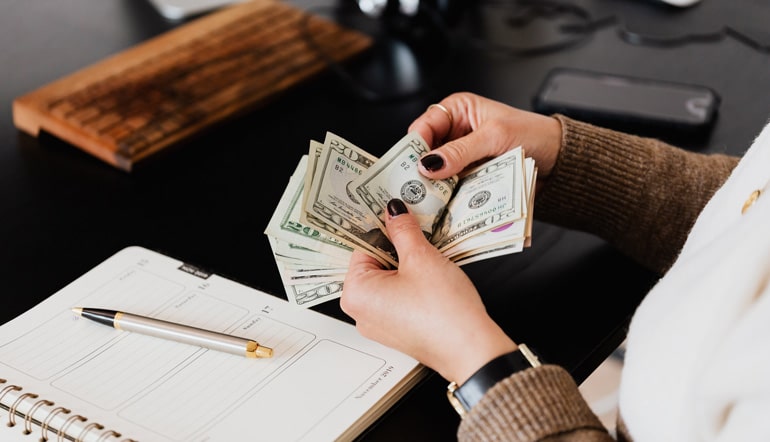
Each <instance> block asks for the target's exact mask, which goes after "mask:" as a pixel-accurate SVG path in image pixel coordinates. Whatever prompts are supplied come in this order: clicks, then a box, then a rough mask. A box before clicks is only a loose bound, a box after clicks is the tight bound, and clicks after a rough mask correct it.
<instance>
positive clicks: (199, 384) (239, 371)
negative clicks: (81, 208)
mask: <svg viewBox="0 0 770 442" xmlns="http://www.w3.org/2000/svg"><path fill="white" fill-rule="evenodd" d="M75 306H87V307H95V308H110V309H117V310H122V311H128V312H132V313H137V314H141V315H145V316H151V317H156V318H162V319H165V320H168V321H172V322H180V323H184V324H188V325H192V326H196V327H200V328H207V329H211V330H216V331H221V332H224V333H230V334H236V335H239V336H242V337H245V338H247V339H254V340H256V341H258V342H259V343H260V344H262V345H266V346H268V347H271V348H273V352H274V353H273V357H272V358H264V359H249V358H246V357H243V356H239V355H232V354H229V353H224V352H219V351H214V350H208V349H205V348H202V347H197V346H194V345H188V344H182V343H177V342H172V341H168V340H165V339H160V338H156V337H152V336H146V335H140V334H136V333H132V332H126V331H120V330H115V329H113V328H111V327H106V326H104V325H102V324H97V323H95V322H93V321H88V320H86V319H82V318H77V317H76V316H75V315H73V313H72V311H71V308H72V307H75ZM426 373H427V370H426V369H425V367H424V366H422V365H420V364H419V363H418V362H417V361H415V360H413V359H412V358H410V357H408V356H406V355H404V354H402V353H399V352H396V351H394V350H392V349H389V348H387V347H384V346H382V345H379V344H377V343H375V342H373V341H370V340H367V339H365V338H363V337H361V335H360V334H359V333H358V332H357V331H356V329H355V327H354V326H353V325H351V324H348V323H346V322H343V321H340V320H337V319H335V318H332V317H329V316H326V315H323V314H321V313H318V312H316V311H313V310H307V309H301V308H298V307H296V306H294V305H291V304H290V303H289V302H288V301H286V300H284V299H281V298H277V297H275V296H272V295H270V294H267V293H264V292H261V291H259V290H256V289H253V288H250V287H247V286H244V285H242V284H239V283H236V282H233V281H231V280H228V279H226V278H223V277H220V276H218V275H216V274H212V273H209V272H207V271H205V270H203V269H200V268H198V267H196V266H194V265H191V264H188V263H185V262H182V261H179V260H177V259H174V258H171V257H168V256H165V255H162V254H159V253H157V252H154V251H151V250H148V249H145V248H142V247H136V246H133V247H128V248H126V249H123V250H121V251H119V252H118V253H116V254H115V255H113V256H112V257H110V258H108V259H107V260H106V261H104V262H102V263H100V264H99V265H97V266H96V267H94V268H93V269H92V270H90V271H89V272H87V273H86V274H85V275H83V276H82V277H80V278H78V279H77V280H75V281H74V282H72V283H71V284H69V285H67V286H66V287H64V288H63V289H61V290H60V291H58V292H57V293H55V294H53V295H52V296H50V297H49V298H47V299H46V300H44V301H43V302H41V303H40V304H38V305H37V306H35V307H34V308H32V309H30V310H28V311H27V312H25V313H23V314H22V315H20V316H18V317H17V318H15V319H13V320H11V321H9V322H7V323H6V324H3V325H2V326H0V440H2V441H37V440H69V441H82V442H97V441H98V442H102V441H110V442H112V441H168V442H171V441H174V442H176V441H191V442H194V441H200V442H203V441H208V442H214V441H233V440H265V441H331V440H351V439H354V438H355V437H356V436H358V435H360V433H361V432H362V431H363V430H365V429H366V428H367V427H368V426H370V425H371V424H372V423H373V422H374V421H375V420H376V419H377V418H378V417H380V416H381V415H382V414H383V413H384V412H385V411H386V410H387V408H389V407H390V406H392V405H393V404H394V403H395V402H396V400H397V399H398V398H400V397H401V396H402V395H403V394H404V393H406V392H407V391H408V390H409V389H410V388H411V387H412V386H414V385H415V384H416V383H417V382H418V381H419V380H420V379H421V378H423V377H424V375H425V374H426ZM3 410H4V412H3Z"/></svg>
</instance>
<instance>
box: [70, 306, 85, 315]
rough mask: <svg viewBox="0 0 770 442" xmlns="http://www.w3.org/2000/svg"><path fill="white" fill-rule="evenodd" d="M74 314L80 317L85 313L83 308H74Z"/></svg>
mask: <svg viewBox="0 0 770 442" xmlns="http://www.w3.org/2000/svg"><path fill="white" fill-rule="evenodd" d="M72 312H73V313H75V314H76V315H78V316H80V315H81V314H82V313H83V308H82V307H72Z"/></svg>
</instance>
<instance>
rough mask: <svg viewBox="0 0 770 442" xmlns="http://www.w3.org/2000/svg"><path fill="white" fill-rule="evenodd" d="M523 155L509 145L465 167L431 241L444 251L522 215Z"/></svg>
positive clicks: (519, 149) (511, 221)
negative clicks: (484, 161) (500, 152)
mask: <svg viewBox="0 0 770 442" xmlns="http://www.w3.org/2000/svg"><path fill="white" fill-rule="evenodd" d="M523 190H524V156H523V152H522V149H521V147H517V148H515V149H511V150H509V151H508V152H506V153H505V154H503V155H500V156H498V157H496V158H494V159H492V160H490V161H488V162H486V163H484V164H482V165H481V166H478V167H476V168H475V169H472V170H470V171H468V173H467V174H465V175H464V176H463V177H462V179H461V180H460V184H459V186H458V187H457V192H456V193H455V194H454V195H453V196H452V200H451V201H450V202H449V203H448V205H447V210H446V215H445V216H444V217H443V218H442V219H441V224H440V226H439V229H437V230H436V232H435V233H434V234H433V237H432V239H431V242H432V243H433V244H434V245H435V246H436V247H437V248H438V249H439V250H440V251H444V250H446V249H448V248H450V247H452V246H454V245H456V244H457V243H459V242H461V241H463V240H466V239H468V238H471V237H473V236H476V235H479V234H481V233H484V232H486V231H488V230H492V229H495V228H497V227H500V226H503V225H505V224H510V223H513V222H514V221H516V220H518V219H522V218H524V210H525V208H524V205H523V202H524V192H523Z"/></svg>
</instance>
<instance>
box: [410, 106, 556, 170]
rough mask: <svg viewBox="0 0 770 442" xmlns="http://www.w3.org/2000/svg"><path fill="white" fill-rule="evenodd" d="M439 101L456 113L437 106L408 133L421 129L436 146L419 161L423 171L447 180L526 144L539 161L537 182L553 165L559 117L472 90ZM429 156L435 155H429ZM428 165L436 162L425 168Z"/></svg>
mask: <svg viewBox="0 0 770 442" xmlns="http://www.w3.org/2000/svg"><path fill="white" fill-rule="evenodd" d="M438 104H440V105H441V106H443V108H444V109H446V110H447V112H448V113H449V114H451V118H450V116H449V115H447V113H446V112H444V111H443V109H442V108H441V107H438V106H432V107H429V108H428V109H427V110H426V111H425V112H424V113H423V114H422V115H420V116H419V117H418V118H417V119H415V120H414V121H413V122H412V124H411V125H410V126H409V132H412V131H417V132H418V133H419V134H420V135H421V136H422V137H423V139H425V141H426V142H427V143H428V145H430V146H432V147H433V150H432V151H431V152H430V153H429V154H427V155H426V156H424V157H423V158H422V159H421V162H420V166H419V169H420V172H421V173H422V174H423V175H424V176H426V177H428V178H432V179H444V178H448V177H450V176H452V175H456V174H461V172H462V171H463V170H465V169H466V168H468V167H469V166H473V165H476V164H479V163H481V162H483V161H485V160H488V159H491V158H493V157H496V156H499V155H502V154H503V153H505V152H507V151H509V150H510V149H513V148H515V147H517V146H522V147H523V148H524V154H525V155H526V156H527V157H532V158H533V159H534V160H535V165H536V166H537V168H538V181H540V179H542V178H546V177H547V176H548V175H549V174H550V172H551V169H553V166H554V164H555V163H556V157H557V156H558V155H559V149H560V146H561V135H562V133H561V124H560V123H559V121H558V120H557V119H556V118H553V117H549V116H545V115H541V114H537V113H534V112H529V111H524V110H521V109H517V108H515V107H512V106H508V105H507V104H504V103H501V102H498V101H494V100H490V99H488V98H485V97H482V96H479V95H476V94H472V93H469V92H458V93H454V94H452V95H449V96H448V97H446V98H444V99H443V100H441V102H440V103H438ZM442 143H443V144H442ZM432 155H437V156H438V158H436V157H432ZM428 156H431V157H430V158H426V157H428ZM426 165H430V166H433V167H429V168H426V167H425V166H426ZM437 166H440V167H437Z"/></svg>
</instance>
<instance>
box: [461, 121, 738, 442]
mask: <svg viewBox="0 0 770 442" xmlns="http://www.w3.org/2000/svg"><path fill="white" fill-rule="evenodd" d="M555 118H557V119H558V120H559V121H560V122H561V125H562V138H563V139H562V147H561V152H560V154H559V158H558V160H557V162H556V165H555V167H554V169H553V171H552V172H551V175H550V176H549V177H548V178H547V179H546V184H545V186H543V188H542V189H541V190H540V191H539V193H538V194H537V197H536V201H535V212H534V213H535V217H536V218H537V219H538V220H540V221H544V222H548V223H553V224H557V225H560V226H563V227H566V228H570V229H576V230H581V231H585V232H589V233H593V234H595V235H598V236H599V237H601V238H603V239H605V240H606V241H608V242H609V243H610V244H612V245H614V246H615V247H617V249H618V250H620V251H621V252H622V253H625V254H627V255H628V256H630V257H631V258H633V259H634V260H636V261H637V262H639V263H640V264H641V265H643V266H645V267H647V268H649V269H651V270H654V271H656V272H658V273H660V274H662V273H664V272H665V271H666V270H667V269H668V268H669V267H670V266H671V265H672V264H673V262H674V260H675V259H676V257H677V255H678V253H679V251H680V250H681V248H682V246H683V245H684V242H685V239H686V238H687V234H688V232H689V231H690V228H691V227H692V226H693V224H694V222H695V219H696V217H697V216H698V214H699V213H700V211H701V209H703V207H704V206H705V204H706V202H707V201H708V200H709V198H711V196H712V195H713V194H714V192H715V191H716V190H717V189H718V188H719V186H720V185H721V184H722V183H723V182H724V181H725V180H726V179H727V177H728V175H729V174H730V172H731V171H732V169H733V168H734V167H735V165H736V164H737V163H738V160H739V158H737V157H731V156H727V155H721V154H712V155H706V154H700V153H694V152H690V151H685V150H682V149H678V148H675V147H673V146H670V145H668V144H665V143H663V142H661V141H658V140H654V139H650V138H641V137H635V136H631V135H627V134H623V133H619V132H615V131H611V130H607V129H602V128H598V127H596V126H592V125H589V124H585V123H581V122H578V121H575V120H572V119H569V118H566V117H564V116H561V115H556V116H555ZM525 147H526V146H525ZM513 338H514V339H515V338H516V337H515V336H514V337H513ZM621 414H622V410H621ZM617 430H618V437H617V438H618V440H631V438H630V436H629V435H628V434H627V433H626V431H625V427H624V426H623V424H622V421H621V422H619V423H618V427H617ZM457 436H458V439H459V440H461V441H471V440H479V441H556V440H559V441H581V442H583V441H588V442H590V441H609V440H613V439H612V437H611V436H610V434H609V433H608V432H607V430H606V429H605V428H604V427H603V426H602V424H601V422H600V421H599V419H598V418H597V417H596V416H595V415H594V414H593V413H592V412H591V410H590V408H589V407H588V404H586V402H585V401H584V400H583V397H582V396H581V394H580V392H579V390H578V387H577V385H576V384H575V381H574V380H573V379H572V377H571V376H570V374H569V373H568V372H567V371H566V370H565V369H563V368H562V367H559V366H555V365H544V366H542V367H539V368H533V369H529V370H525V371H521V372H518V373H514V374H513V375H511V376H510V377H508V378H506V379H504V380H502V381H501V382H499V383H498V384H497V385H495V386H494V387H493V388H492V389H491V390H490V391H488V392H487V394H486V395H485V396H484V398H482V400H481V401H480V402H479V403H478V404H476V406H475V407H473V409H472V410H471V412H470V414H469V415H468V416H467V417H466V418H465V419H464V420H463V421H462V422H461V424H460V427H459V429H458V432H457Z"/></svg>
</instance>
